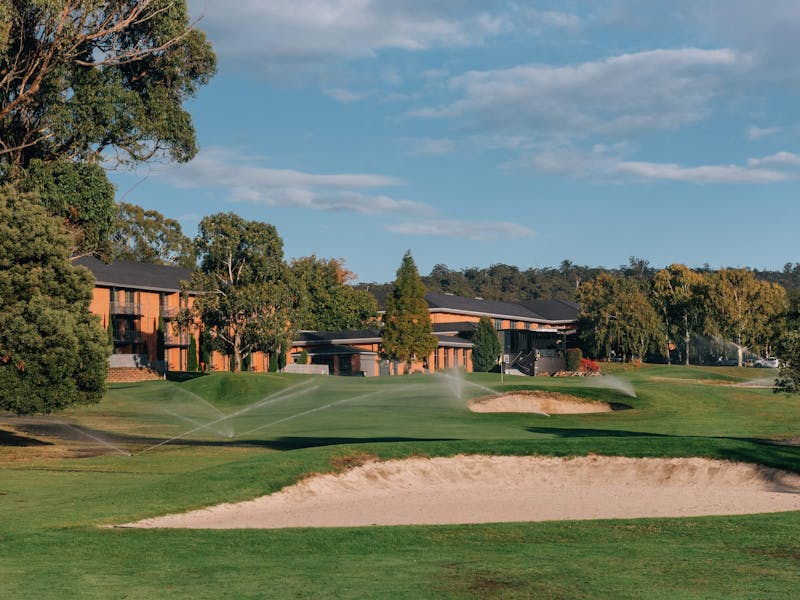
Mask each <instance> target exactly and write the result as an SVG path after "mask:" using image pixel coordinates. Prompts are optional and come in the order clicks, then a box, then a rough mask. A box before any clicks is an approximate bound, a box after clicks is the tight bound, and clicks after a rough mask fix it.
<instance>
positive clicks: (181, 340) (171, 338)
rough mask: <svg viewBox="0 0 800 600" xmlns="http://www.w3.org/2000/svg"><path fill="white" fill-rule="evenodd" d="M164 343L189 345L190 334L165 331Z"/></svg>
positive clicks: (167, 344) (168, 344)
mask: <svg viewBox="0 0 800 600" xmlns="http://www.w3.org/2000/svg"><path fill="white" fill-rule="evenodd" d="M164 345H165V346H172V347H174V346H188V345H189V334H188V333H173V332H172V331H165V332H164Z"/></svg>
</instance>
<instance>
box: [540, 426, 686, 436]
mask: <svg viewBox="0 0 800 600" xmlns="http://www.w3.org/2000/svg"><path fill="white" fill-rule="evenodd" d="M525 429H526V431H529V432H530V433H543V434H550V435H555V436H558V437H562V438H576V437H639V438H641V437H658V438H674V437H684V436H676V435H670V434H668V433H650V432H647V431H625V430H622V429H581V428H578V427H574V428H564V427H526V428H525Z"/></svg>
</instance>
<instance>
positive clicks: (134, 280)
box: [75, 256, 192, 292]
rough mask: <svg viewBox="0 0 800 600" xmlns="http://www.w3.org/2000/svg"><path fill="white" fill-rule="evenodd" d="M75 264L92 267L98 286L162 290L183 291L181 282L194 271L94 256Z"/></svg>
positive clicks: (81, 259)
mask: <svg viewBox="0 0 800 600" xmlns="http://www.w3.org/2000/svg"><path fill="white" fill-rule="evenodd" d="M75 264H77V265H81V266H83V267H86V268H87V269H89V270H90V271H91V272H92V274H93V275H94V278H95V280H96V281H97V285H103V286H109V287H121V288H129V289H137V290H152V291H158V292H179V291H180V290H181V282H182V281H189V280H190V279H191V278H192V272H191V270H189V269H185V268H183V267H170V266H166V265H150V264H147V263H139V262H131V261H128V260H117V261H114V262H112V263H111V264H106V263H104V262H103V261H101V260H98V259H96V258H94V257H93V256H85V257H83V258H79V259H78V260H76V261H75Z"/></svg>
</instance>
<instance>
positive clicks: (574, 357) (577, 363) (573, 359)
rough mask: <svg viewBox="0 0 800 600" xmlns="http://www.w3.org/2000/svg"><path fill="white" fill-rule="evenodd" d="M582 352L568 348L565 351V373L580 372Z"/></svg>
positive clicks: (578, 349)
mask: <svg viewBox="0 0 800 600" xmlns="http://www.w3.org/2000/svg"><path fill="white" fill-rule="evenodd" d="M582 358H583V352H582V351H581V349H580V348H570V349H569V350H567V371H580V370H581V359H582Z"/></svg>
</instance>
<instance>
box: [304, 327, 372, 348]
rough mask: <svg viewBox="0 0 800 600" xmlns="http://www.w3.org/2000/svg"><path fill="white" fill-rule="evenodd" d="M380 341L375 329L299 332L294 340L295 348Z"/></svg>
mask: <svg viewBox="0 0 800 600" xmlns="http://www.w3.org/2000/svg"><path fill="white" fill-rule="evenodd" d="M380 341H381V333H380V331H378V330H377V329H351V330H348V331H301V332H299V333H298V334H297V335H296V336H295V338H294V344H295V345H297V346H313V345H328V344H359V343H361V344H372V343H375V342H380Z"/></svg>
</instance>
